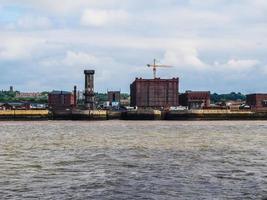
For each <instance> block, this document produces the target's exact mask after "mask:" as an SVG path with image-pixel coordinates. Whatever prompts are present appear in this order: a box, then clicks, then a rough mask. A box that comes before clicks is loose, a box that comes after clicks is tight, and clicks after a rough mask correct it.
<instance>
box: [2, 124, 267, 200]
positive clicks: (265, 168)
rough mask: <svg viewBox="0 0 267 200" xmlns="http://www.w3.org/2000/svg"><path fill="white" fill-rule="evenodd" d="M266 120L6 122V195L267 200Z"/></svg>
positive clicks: (3, 131) (67, 197)
mask: <svg viewBox="0 0 267 200" xmlns="http://www.w3.org/2000/svg"><path fill="white" fill-rule="evenodd" d="M266 197H267V122H265V121H94V122H72V121H45V122H0V199H60V200H62V199H101V200H102V199H115V200H118V199H128V200H129V199H164V200H165V199H167V200H169V199H170V200H171V199H264V198H266Z"/></svg>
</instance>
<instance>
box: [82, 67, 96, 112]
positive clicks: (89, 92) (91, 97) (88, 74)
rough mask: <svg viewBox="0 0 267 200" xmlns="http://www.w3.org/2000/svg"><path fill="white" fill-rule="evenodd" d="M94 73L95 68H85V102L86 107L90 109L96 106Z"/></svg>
mask: <svg viewBox="0 0 267 200" xmlns="http://www.w3.org/2000/svg"><path fill="white" fill-rule="evenodd" d="M94 74H95V70H84V75H85V91H84V97H85V99H84V103H85V107H86V108H88V109H90V110H93V109H94V108H95V94H94Z"/></svg>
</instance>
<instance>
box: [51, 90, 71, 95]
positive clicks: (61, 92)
mask: <svg viewBox="0 0 267 200" xmlns="http://www.w3.org/2000/svg"><path fill="white" fill-rule="evenodd" d="M50 94H72V93H71V92H67V91H59V90H53V91H52V92H51V93H50Z"/></svg>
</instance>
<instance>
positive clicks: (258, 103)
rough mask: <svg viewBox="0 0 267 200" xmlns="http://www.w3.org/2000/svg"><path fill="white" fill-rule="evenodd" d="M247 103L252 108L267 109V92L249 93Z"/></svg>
mask: <svg viewBox="0 0 267 200" xmlns="http://www.w3.org/2000/svg"><path fill="white" fill-rule="evenodd" d="M246 104H247V105H249V106H250V108H251V109H252V110H257V111H267V94H249V95H247V98H246Z"/></svg>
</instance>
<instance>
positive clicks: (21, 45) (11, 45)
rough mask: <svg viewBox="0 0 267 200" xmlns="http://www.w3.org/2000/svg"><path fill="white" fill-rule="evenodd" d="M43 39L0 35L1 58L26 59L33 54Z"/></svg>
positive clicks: (42, 42)
mask: <svg viewBox="0 0 267 200" xmlns="http://www.w3.org/2000/svg"><path fill="white" fill-rule="evenodd" d="M44 42H45V41H44V40H41V39H36V38H31V37H0V59H1V60H13V61H14V60H26V59H30V58H32V56H33V52H35V51H36V49H39V47H40V46H42V44H44Z"/></svg>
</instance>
